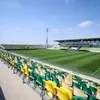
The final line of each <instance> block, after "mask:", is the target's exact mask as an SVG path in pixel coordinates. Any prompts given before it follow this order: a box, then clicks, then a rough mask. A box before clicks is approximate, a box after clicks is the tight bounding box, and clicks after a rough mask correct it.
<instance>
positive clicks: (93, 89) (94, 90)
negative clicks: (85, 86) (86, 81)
mask: <svg viewBox="0 0 100 100" xmlns="http://www.w3.org/2000/svg"><path fill="white" fill-rule="evenodd" d="M89 88H90V89H91V92H92V95H95V94H96V92H97V89H96V88H94V87H91V86H90V87H89Z"/></svg>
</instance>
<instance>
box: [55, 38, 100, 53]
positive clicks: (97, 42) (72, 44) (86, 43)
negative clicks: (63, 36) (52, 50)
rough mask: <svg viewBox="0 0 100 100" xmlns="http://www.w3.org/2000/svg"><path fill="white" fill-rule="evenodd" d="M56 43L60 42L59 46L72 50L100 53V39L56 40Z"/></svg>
mask: <svg viewBox="0 0 100 100" xmlns="http://www.w3.org/2000/svg"><path fill="white" fill-rule="evenodd" d="M55 42H58V45H60V46H67V47H69V49H70V50H88V51H92V52H99V51H100V49H99V47H100V38H84V39H68V40H55ZM91 47H92V49H91ZM95 48H96V49H95Z"/></svg>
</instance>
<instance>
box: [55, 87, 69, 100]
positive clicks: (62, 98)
mask: <svg viewBox="0 0 100 100" xmlns="http://www.w3.org/2000/svg"><path fill="white" fill-rule="evenodd" d="M56 96H57V97H58V100H70V98H69V96H68V94H67V93H66V92H63V91H62V90H61V89H60V88H58V87H57V88H56Z"/></svg>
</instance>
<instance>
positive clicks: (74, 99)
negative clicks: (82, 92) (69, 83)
mask: <svg viewBox="0 0 100 100" xmlns="http://www.w3.org/2000/svg"><path fill="white" fill-rule="evenodd" d="M72 100H87V99H86V98H83V97H80V96H78V97H75V96H73V99H72Z"/></svg>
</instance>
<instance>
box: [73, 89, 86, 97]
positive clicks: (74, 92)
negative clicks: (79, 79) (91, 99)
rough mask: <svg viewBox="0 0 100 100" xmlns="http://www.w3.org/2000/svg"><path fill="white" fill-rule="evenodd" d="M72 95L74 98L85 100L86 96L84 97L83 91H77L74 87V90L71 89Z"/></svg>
mask: <svg viewBox="0 0 100 100" xmlns="http://www.w3.org/2000/svg"><path fill="white" fill-rule="evenodd" d="M73 94H74V95H75V96H80V97H83V98H86V96H85V94H84V91H83V90H81V89H79V88H77V87H74V89H73Z"/></svg>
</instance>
